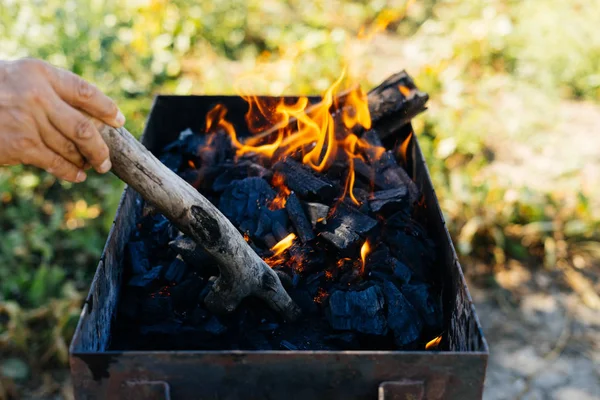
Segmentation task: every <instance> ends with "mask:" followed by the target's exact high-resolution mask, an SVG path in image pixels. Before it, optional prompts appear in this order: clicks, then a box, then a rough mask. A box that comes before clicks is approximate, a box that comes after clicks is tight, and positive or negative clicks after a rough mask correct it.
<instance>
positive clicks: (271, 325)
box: [258, 322, 279, 332]
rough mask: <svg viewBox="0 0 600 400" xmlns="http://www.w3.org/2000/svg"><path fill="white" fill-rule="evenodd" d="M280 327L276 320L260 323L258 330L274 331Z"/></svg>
mask: <svg viewBox="0 0 600 400" xmlns="http://www.w3.org/2000/svg"><path fill="white" fill-rule="evenodd" d="M278 328H279V324H278V323H276V322H271V323H264V324H261V325H259V327H258V330H259V331H262V332H273V331H275V330H277V329H278Z"/></svg>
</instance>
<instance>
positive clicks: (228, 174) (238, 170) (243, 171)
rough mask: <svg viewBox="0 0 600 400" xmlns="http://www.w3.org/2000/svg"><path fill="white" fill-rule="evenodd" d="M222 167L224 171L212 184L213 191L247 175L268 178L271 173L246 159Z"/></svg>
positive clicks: (220, 189)
mask: <svg viewBox="0 0 600 400" xmlns="http://www.w3.org/2000/svg"><path fill="white" fill-rule="evenodd" d="M222 168H223V169H224V171H223V172H221V174H220V175H219V176H217V178H216V179H215V180H214V182H213V185H212V189H213V190H214V191H215V192H222V191H223V190H225V189H226V188H227V186H229V185H230V184H231V183H232V182H233V181H236V180H242V179H244V178H248V177H259V178H266V179H269V178H270V177H271V175H272V173H271V171H269V170H268V169H266V168H265V167H263V166H261V165H258V164H254V163H253V162H251V161H247V160H245V161H240V162H239V163H236V164H227V165H223V166H222Z"/></svg>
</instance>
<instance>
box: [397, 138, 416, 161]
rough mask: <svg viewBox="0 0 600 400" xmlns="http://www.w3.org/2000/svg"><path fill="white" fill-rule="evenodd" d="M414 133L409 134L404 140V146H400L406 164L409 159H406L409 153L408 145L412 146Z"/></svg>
mask: <svg viewBox="0 0 600 400" xmlns="http://www.w3.org/2000/svg"><path fill="white" fill-rule="evenodd" d="M412 135H413V133H412V131H411V132H410V133H409V134H408V136H407V137H406V139H404V142H402V144H401V145H400V155H401V156H402V160H403V161H404V162H406V160H407V159H408V158H407V157H406V153H407V152H408V145H409V144H410V140H411V139H412Z"/></svg>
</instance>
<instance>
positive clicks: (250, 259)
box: [99, 124, 300, 320]
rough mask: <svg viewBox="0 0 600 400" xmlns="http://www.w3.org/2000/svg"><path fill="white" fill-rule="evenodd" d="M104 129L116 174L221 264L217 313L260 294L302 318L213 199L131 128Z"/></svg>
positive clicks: (209, 301)
mask: <svg viewBox="0 0 600 400" xmlns="http://www.w3.org/2000/svg"><path fill="white" fill-rule="evenodd" d="M99 131H100V134H101V135H102V137H103V139H104V141H105V142H106V144H107V145H108V148H109V150H110V159H111V162H112V165H113V169H112V172H113V173H114V174H115V175H117V176H118V177H119V178H120V179H121V180H123V181H124V182H125V183H127V184H128V185H129V186H131V187H132V188H133V189H135V190H136V191H137V192H138V193H139V194H140V195H141V196H142V197H143V198H144V199H145V200H146V201H148V202H150V203H152V204H153V205H154V206H155V207H156V208H157V209H158V210H160V212H162V213H163V214H164V216H165V217H167V218H168V219H169V220H171V222H172V223H173V224H175V225H176V226H177V228H179V230H180V231H182V232H183V233H185V234H187V235H189V236H190V237H191V238H193V239H194V240H195V241H196V242H197V243H198V244H199V245H200V246H202V247H203V248H204V249H205V250H206V252H207V253H209V254H210V255H211V256H212V257H214V258H215V260H216V261H217V262H218V263H219V270H220V276H219V277H218V279H217V280H216V282H215V284H214V285H213V287H212V289H211V291H210V293H209V294H208V295H207V296H206V299H205V303H206V306H207V307H208V308H209V309H210V310H211V311H213V312H215V313H227V312H231V311H233V310H235V308H236V307H237V306H238V304H239V303H240V302H241V301H242V300H243V299H244V298H245V297H248V296H255V297H258V298H261V299H263V300H264V301H265V302H267V303H268V304H269V306H271V307H272V308H273V309H275V310H276V311H278V312H279V313H280V314H281V315H283V316H284V317H285V318H287V319H289V320H294V319H296V318H297V317H298V316H299V315H300V309H299V308H298V307H297V306H296V304H295V303H294V302H293V301H292V299H291V298H290V297H289V295H288V294H287V292H286V291H285V289H284V288H283V286H282V285H281V282H280V280H279V278H278V277H277V275H276V274H275V272H274V271H273V270H272V269H271V268H270V267H269V266H268V265H267V264H266V263H265V262H264V261H263V260H262V259H261V258H260V257H259V256H258V255H257V254H256V253H255V252H254V251H253V250H252V248H250V246H249V245H248V244H247V243H246V242H245V241H244V238H243V237H242V235H241V234H240V233H239V232H238V231H237V229H236V228H235V227H234V226H233V225H232V224H231V222H230V221H229V220H228V219H227V218H226V217H225V216H224V215H223V214H222V213H221V212H220V211H219V210H218V209H217V208H216V207H215V206H214V205H212V204H211V203H210V201H208V200H207V199H206V198H205V197H204V196H202V195H201V194H200V193H198V191H197V190H196V189H194V188H193V187H192V186H191V185H189V184H188V183H187V182H185V181H184V180H183V179H181V178H180V177H179V176H177V174H175V173H174V172H172V171H171V170H169V169H168V168H167V167H165V166H164V165H163V164H162V163H161V162H160V161H159V160H158V159H157V158H156V157H154V156H153V155H152V153H150V152H149V151H148V150H147V149H146V148H145V147H144V146H143V145H142V144H141V143H140V142H138V141H137V140H136V139H135V138H134V137H133V136H132V135H131V134H130V133H129V132H128V131H127V130H126V129H125V128H119V129H115V128H112V127H109V126H107V125H103V124H102V125H101V126H99Z"/></svg>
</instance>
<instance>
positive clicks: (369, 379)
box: [70, 96, 488, 400]
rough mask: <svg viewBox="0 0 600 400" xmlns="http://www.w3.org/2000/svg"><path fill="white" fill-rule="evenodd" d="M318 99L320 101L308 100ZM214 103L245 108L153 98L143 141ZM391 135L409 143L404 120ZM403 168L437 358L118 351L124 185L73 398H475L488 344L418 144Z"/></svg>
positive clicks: (127, 217) (167, 133) (79, 346)
mask: <svg viewBox="0 0 600 400" xmlns="http://www.w3.org/2000/svg"><path fill="white" fill-rule="evenodd" d="M310 100H311V101H318V98H316V97H313V98H310ZM217 103H223V104H224V105H225V106H226V107H227V108H228V109H229V115H230V116H231V118H232V122H233V123H234V125H241V124H244V120H243V116H244V114H245V112H246V111H247V107H248V105H247V103H246V102H245V101H244V100H243V99H242V98H241V97H237V96H158V97H157V98H156V99H155V101H154V104H153V107H152V110H151V112H150V115H149V118H148V121H147V125H146V128H145V131H144V134H143V136H142V139H141V141H142V143H143V144H144V145H145V146H146V147H147V148H148V149H149V150H150V151H152V152H153V153H155V154H158V152H159V151H160V150H161V149H162V148H163V147H164V146H165V145H167V144H168V143H170V142H172V141H173V140H175V139H176V138H177V136H178V134H179V132H181V131H183V130H185V129H187V128H191V129H192V130H194V131H199V130H201V128H202V126H203V124H204V120H205V115H206V113H207V112H208V111H209V110H210V109H211V108H212V107H213V106H214V105H215V104H217ZM392 129H394V133H393V136H394V137H407V136H408V135H409V133H410V132H412V126H411V125H410V123H408V124H404V125H402V126H400V127H397V128H392ZM407 161H408V162H407V164H408V165H407V166H406V169H407V171H408V173H409V175H410V176H411V177H412V179H413V180H414V182H415V183H416V184H417V186H418V188H419V189H420V190H421V193H423V195H424V198H423V201H424V204H425V207H424V210H426V214H427V215H425V216H424V221H425V222H426V229H427V230H428V232H429V234H430V236H431V238H432V239H433V240H434V241H435V242H436V244H437V246H438V247H437V251H438V252H439V254H438V260H439V262H438V263H437V268H438V271H437V272H436V273H437V274H439V276H440V281H441V282H443V288H442V300H443V312H444V329H445V330H444V334H443V339H442V342H441V343H440V345H439V346H438V347H437V348H436V351H359V350H353V351H239V350H237V351H197V350H190V351H181V350H177V351H165V350H161V351H129V350H127V349H118V350H116V349H114V348H113V347H112V344H113V339H114V338H113V335H114V324H115V323H116V322H115V321H116V319H115V318H116V313H117V307H118V304H119V301H120V299H121V297H120V293H121V289H122V272H123V263H124V261H123V260H124V253H125V245H126V243H127V241H128V240H129V237H130V235H131V233H132V231H133V230H134V229H135V223H136V219H137V218H138V217H139V215H140V214H141V212H142V200H141V198H140V196H139V195H138V194H137V193H136V192H134V191H133V190H132V189H131V188H129V187H128V188H126V189H125V191H124V194H123V197H122V199H121V202H120V205H119V208H118V210H117V214H116V217H115V221H114V224H113V227H112V229H111V230H110V233H109V236H108V239H107V243H106V246H105V248H104V251H103V254H102V257H101V260H100V263H99V265H98V269H97V271H96V274H95V276H94V279H93V281H92V284H91V288H90V292H89V295H88V297H87V299H86V301H85V304H84V307H83V311H82V313H81V317H80V320H79V323H78V326H77V330H76V332H75V336H74V338H73V341H72V344H71V347H70V364H71V372H72V378H73V385H74V389H75V396H76V398H78V399H96V398H98V399H100V398H109V399H116V398H123V399H171V398H173V399H188V398H194V399H283V398H285V399H288V400H289V399H375V398H379V399H478V398H481V396H482V391H483V382H484V377H485V370H486V365H487V358H488V347H487V343H486V341H485V338H484V336H483V333H482V330H481V326H480V324H479V321H478V318H477V315H476V313H475V308H474V306H473V302H472V300H471V296H470V294H469V291H468V288H467V286H466V283H465V279H464V276H463V273H462V270H461V266H460V263H459V261H458V258H457V255H456V252H455V250H454V247H453V244H452V241H451V239H450V235H449V233H448V230H447V229H446V227H445V223H444V219H443V215H442V213H441V210H440V207H439V203H438V200H437V198H436V195H435V191H434V189H433V187H432V183H431V179H430V176H429V172H428V169H427V165H426V162H425V160H424V158H423V155H422V153H421V150H420V147H419V144H418V140H417V137H416V136H414V135H413V139H412V140H411V141H410V142H409V147H408V151H407Z"/></svg>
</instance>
